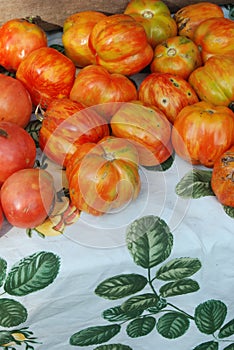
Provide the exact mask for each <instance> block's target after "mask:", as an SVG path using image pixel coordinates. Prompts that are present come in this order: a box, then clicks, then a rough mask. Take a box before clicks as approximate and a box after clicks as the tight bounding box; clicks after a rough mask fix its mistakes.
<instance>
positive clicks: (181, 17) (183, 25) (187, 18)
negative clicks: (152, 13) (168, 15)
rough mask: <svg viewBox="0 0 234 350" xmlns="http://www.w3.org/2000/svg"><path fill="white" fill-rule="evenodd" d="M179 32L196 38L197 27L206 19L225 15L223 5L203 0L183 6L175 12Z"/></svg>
mask: <svg viewBox="0 0 234 350" xmlns="http://www.w3.org/2000/svg"><path fill="white" fill-rule="evenodd" d="M173 17H174V19H175V21H176V23H177V26H178V34H179V35H185V36H187V37H188V38H190V39H192V40H193V38H194V32H195V30H196V28H197V27H198V26H199V24H201V23H202V22H204V21H205V20H207V19H209V18H213V17H224V13H223V10H222V7H221V6H219V5H217V4H213V3H211V2H206V1H201V2H198V3H194V4H189V5H187V6H183V7H182V8H181V9H179V10H178V11H177V12H176V13H175V14H174V16H173Z"/></svg>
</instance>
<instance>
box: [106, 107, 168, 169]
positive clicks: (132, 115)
mask: <svg viewBox="0 0 234 350" xmlns="http://www.w3.org/2000/svg"><path fill="white" fill-rule="evenodd" d="M110 124H111V130H112V135H114V136H116V137H123V138H126V139H128V140H129V141H130V142H132V143H133V144H134V145H135V147H136V149H137V150H138V152H139V163H140V164H141V165H144V166H155V165H159V164H161V163H163V162H164V161H166V160H167V159H168V158H169V157H170V155H171V154H172V147H171V142H170V137H171V124H170V122H169V121H168V120H167V118H166V116H165V114H164V113H163V112H162V111H160V109H158V108H157V107H153V106H149V105H144V104H143V103H141V102H139V101H136V102H134V103H123V104H121V107H120V108H119V109H118V111H117V112H116V113H115V114H114V115H113V117H112V118H111V121H110Z"/></svg>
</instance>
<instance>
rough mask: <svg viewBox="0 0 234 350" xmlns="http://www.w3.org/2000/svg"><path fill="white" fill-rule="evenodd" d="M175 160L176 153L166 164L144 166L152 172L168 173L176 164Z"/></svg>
mask: <svg viewBox="0 0 234 350" xmlns="http://www.w3.org/2000/svg"><path fill="white" fill-rule="evenodd" d="M174 159H175V152H173V154H172V155H171V156H170V157H169V158H168V159H167V160H165V162H163V163H161V164H159V165H152V166H144V168H145V169H146V170H150V171H166V170H168V169H169V168H170V167H171V166H172V164H173V163H174Z"/></svg>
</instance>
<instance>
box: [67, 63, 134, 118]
mask: <svg viewBox="0 0 234 350" xmlns="http://www.w3.org/2000/svg"><path fill="white" fill-rule="evenodd" d="M137 95H138V94H137V88H136V85H135V84H134V83H133V82H132V81H131V80H130V79H129V78H128V77H126V76H125V75H123V74H118V73H109V72H108V70H107V69H106V68H104V67H102V66H96V65H89V66H87V67H84V68H82V69H81V70H80V71H79V73H78V74H77V76H76V79H75V83H74V85H73V87H72V89H71V92H70V98H71V99H72V100H74V101H78V102H81V103H83V104H85V105H86V106H94V105H102V104H104V105H103V106H99V107H98V111H99V112H101V110H102V112H103V113H102V114H103V116H104V117H105V118H107V119H109V116H110V115H111V114H112V113H113V111H114V110H115V108H116V107H117V104H115V103H113V104H108V105H107V104H106V102H128V101H131V100H136V99H137Z"/></svg>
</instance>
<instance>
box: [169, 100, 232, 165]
mask: <svg viewBox="0 0 234 350" xmlns="http://www.w3.org/2000/svg"><path fill="white" fill-rule="evenodd" d="M233 143H234V113H233V112H232V111H231V110H230V109H229V108H228V107H225V106H216V105H212V104H211V103H208V102H205V101H201V102H198V103H195V104H193V105H192V106H187V107H185V108H183V109H182V110H181V112H180V113H179V114H178V116H177V118H176V120H175V122H174V126H173V129H172V144H173V146H174V149H175V152H176V153H177V154H178V155H179V156H180V157H181V158H184V159H186V160H187V161H188V162H190V163H192V164H202V165H204V166H206V167H209V168H212V167H213V165H214V162H215V161H216V159H217V158H218V157H219V156H220V155H221V154H222V153H223V152H224V151H226V150H227V149H228V148H230V147H231V145H233Z"/></svg>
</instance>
